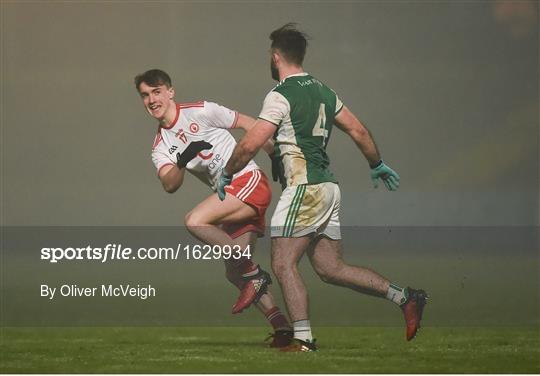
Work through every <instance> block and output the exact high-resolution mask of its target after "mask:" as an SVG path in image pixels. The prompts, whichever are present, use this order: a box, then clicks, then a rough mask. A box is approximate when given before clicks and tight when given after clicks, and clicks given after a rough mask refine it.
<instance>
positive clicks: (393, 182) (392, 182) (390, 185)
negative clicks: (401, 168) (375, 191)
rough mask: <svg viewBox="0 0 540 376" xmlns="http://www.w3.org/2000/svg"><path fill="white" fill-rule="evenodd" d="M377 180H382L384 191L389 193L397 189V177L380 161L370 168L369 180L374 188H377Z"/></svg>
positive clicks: (395, 173)
mask: <svg viewBox="0 0 540 376" xmlns="http://www.w3.org/2000/svg"><path fill="white" fill-rule="evenodd" d="M379 178H380V179H382V181H383V183H384V185H385V186H386V189H388V190H389V191H396V190H397V189H398V188H399V175H398V174H397V172H395V171H394V170H392V169H391V168H390V167H388V166H387V165H385V164H384V162H383V161H382V160H381V161H380V162H379V163H378V164H377V165H375V167H372V168H371V180H372V181H373V186H374V187H375V188H377V187H378V186H379V180H378V179H379Z"/></svg>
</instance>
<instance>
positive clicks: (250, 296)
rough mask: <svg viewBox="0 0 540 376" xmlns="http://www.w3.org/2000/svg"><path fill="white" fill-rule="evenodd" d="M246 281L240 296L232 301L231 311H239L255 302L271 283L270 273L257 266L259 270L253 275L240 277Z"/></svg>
mask: <svg viewBox="0 0 540 376" xmlns="http://www.w3.org/2000/svg"><path fill="white" fill-rule="evenodd" d="M242 278H243V279H244V280H245V281H246V282H245V284H244V287H243V288H242V291H241V292H240V296H239V297H238V299H237V300H236V303H234V305H233V308H232V313H240V312H242V311H243V310H244V309H246V308H247V307H249V306H250V305H251V304H253V303H257V302H258V301H259V299H260V298H261V296H263V295H264V294H266V291H267V290H268V285H270V284H272V278H270V274H268V273H267V272H265V271H264V270H262V269H261V268H259V272H258V273H257V274H255V275H253V276H249V277H242Z"/></svg>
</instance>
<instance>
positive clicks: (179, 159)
mask: <svg viewBox="0 0 540 376" xmlns="http://www.w3.org/2000/svg"><path fill="white" fill-rule="evenodd" d="M211 148H212V144H209V143H208V142H206V141H194V142H192V143H190V144H189V145H188V147H187V148H186V150H184V152H183V153H182V154H180V153H176V165H177V166H178V168H184V167H186V165H187V164H188V163H189V161H191V160H192V159H193V158H195V157H196V156H197V154H198V153H199V152H200V151H202V150H208V149H211Z"/></svg>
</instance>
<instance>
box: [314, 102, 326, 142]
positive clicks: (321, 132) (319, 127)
mask: <svg viewBox="0 0 540 376" xmlns="http://www.w3.org/2000/svg"><path fill="white" fill-rule="evenodd" d="M312 135H313V136H318V137H322V138H323V146H326V141H327V139H328V129H326V111H325V105H324V103H321V105H320V106H319V117H318V118H317V121H316V122H315V125H314V126H313V133H312Z"/></svg>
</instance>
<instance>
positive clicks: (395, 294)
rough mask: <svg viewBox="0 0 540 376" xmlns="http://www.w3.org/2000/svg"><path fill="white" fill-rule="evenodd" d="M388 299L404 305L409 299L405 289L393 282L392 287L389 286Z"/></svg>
mask: <svg viewBox="0 0 540 376" xmlns="http://www.w3.org/2000/svg"><path fill="white" fill-rule="evenodd" d="M386 299H388V300H390V301H392V302H394V303H396V304H397V305H402V304H403V303H405V302H406V301H407V295H406V292H405V289H404V288H401V287H399V286H397V285H394V284H393V283H391V284H390V287H388V292H387V293H386Z"/></svg>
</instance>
